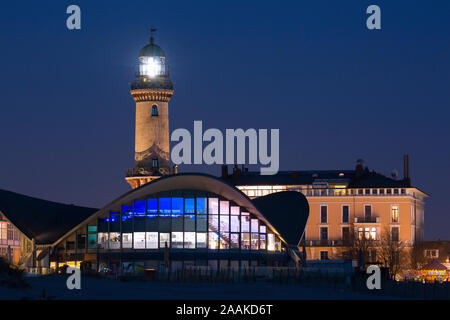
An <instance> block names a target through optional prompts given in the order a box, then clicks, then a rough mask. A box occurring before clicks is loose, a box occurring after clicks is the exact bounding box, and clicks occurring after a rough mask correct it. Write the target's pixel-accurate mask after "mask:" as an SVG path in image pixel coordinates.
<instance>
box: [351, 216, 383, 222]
mask: <svg viewBox="0 0 450 320" xmlns="http://www.w3.org/2000/svg"><path fill="white" fill-rule="evenodd" d="M355 223H380V217H356V218H355Z"/></svg>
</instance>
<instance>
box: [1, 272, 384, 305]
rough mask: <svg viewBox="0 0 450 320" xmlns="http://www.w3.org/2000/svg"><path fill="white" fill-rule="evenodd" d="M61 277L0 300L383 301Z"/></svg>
mask: <svg viewBox="0 0 450 320" xmlns="http://www.w3.org/2000/svg"><path fill="white" fill-rule="evenodd" d="M66 279H67V277H65V276H42V277H33V278H27V281H28V283H30V285H31V288H30V289H25V290H24V289H21V290H20V289H9V288H5V287H0V300H21V299H32V300H37V299H42V293H43V292H44V291H45V295H46V296H47V298H49V299H55V300H56V299H64V300H66V299H68V300H73V299H81V300H96V299H98V300H111V299H113V300H115V299H120V300H122V299H132V300H148V299H150V300H153V299H156V300H171V299H174V300H186V299H194V300H195V299H206V300H208V299H220V300H226V299H236V300H240V299H254V300H260V299H281V300H286V299H287V300H292V299H295V300H297V299H308V300H309V299H313V300H315V299H319V300H323V299H377V298H381V299H386V298H389V297H385V296H377V295H373V294H370V293H367V294H365V293H357V292H352V291H351V290H343V289H329V288H311V287H304V286H301V285H298V284H270V283H264V282H258V283H252V284H233V283H230V284H223V283H217V284H209V283H196V284H193V283H168V282H138V281H133V282H120V281H115V280H106V279H96V278H90V277H83V278H82V281H81V289H80V290H75V289H74V290H69V289H67V286H66Z"/></svg>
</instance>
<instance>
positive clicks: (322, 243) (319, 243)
mask: <svg viewBox="0 0 450 320" xmlns="http://www.w3.org/2000/svg"><path fill="white" fill-rule="evenodd" d="M346 242H348V241H344V240H306V241H305V246H307V247H338V246H340V247H342V246H345V245H346ZM347 245H348V244H347Z"/></svg>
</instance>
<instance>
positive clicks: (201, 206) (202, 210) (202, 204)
mask: <svg viewBox="0 0 450 320" xmlns="http://www.w3.org/2000/svg"><path fill="white" fill-rule="evenodd" d="M197 213H198V214H206V198H197Z"/></svg>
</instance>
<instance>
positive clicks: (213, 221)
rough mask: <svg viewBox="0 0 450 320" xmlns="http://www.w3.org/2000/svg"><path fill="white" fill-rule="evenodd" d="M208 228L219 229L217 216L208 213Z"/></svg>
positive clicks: (211, 229)
mask: <svg viewBox="0 0 450 320" xmlns="http://www.w3.org/2000/svg"><path fill="white" fill-rule="evenodd" d="M208 230H209V231H218V230H219V216H216V215H209V221H208Z"/></svg>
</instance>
